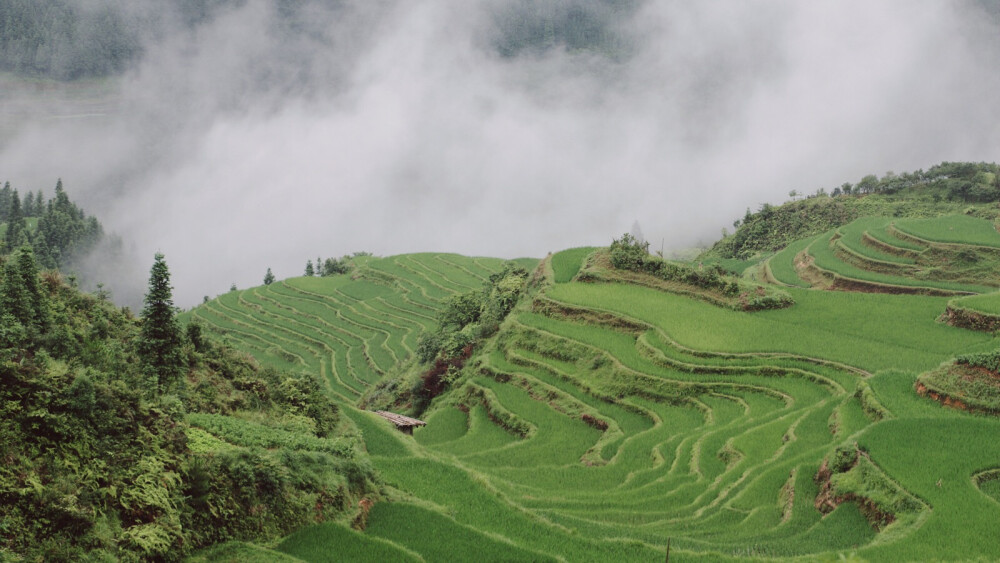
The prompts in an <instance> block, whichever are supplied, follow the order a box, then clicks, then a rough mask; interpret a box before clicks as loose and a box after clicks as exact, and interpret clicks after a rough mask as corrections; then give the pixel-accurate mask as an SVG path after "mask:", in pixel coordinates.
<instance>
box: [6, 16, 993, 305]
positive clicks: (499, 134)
mask: <svg viewBox="0 0 1000 563" xmlns="http://www.w3.org/2000/svg"><path fill="white" fill-rule="evenodd" d="M576 2H578V3H585V4H586V3H588V2H584V0H576ZM595 2H596V0H592V1H591V2H589V3H590V4H593V3H595ZM521 3H522V4H525V3H526V4H530V2H521ZM572 3H573V2H572V1H570V0H566V1H564V2H561V3H560V4H572ZM503 4H504V2H501V1H500V0H491V1H488V2H444V1H441V0H422V1H420V2H412V1H404V0H399V1H390V0H382V1H372V0H357V2H346V3H345V6H343V7H341V8H339V9H336V10H334V9H328V8H324V7H322V5H321V3H317V4H316V5H315V7H314V9H313V10H312V12H311V13H310V14H309V16H308V17H307V18H304V19H303V20H302V21H303V22H305V23H304V25H303V26H302V27H299V28H295V29H293V30H291V31H290V30H289V29H288V28H287V26H285V27H283V26H282V25H280V24H279V23H277V22H276V20H275V16H274V14H275V12H274V7H273V5H272V2H268V1H264V0H248V1H247V2H245V3H244V4H243V5H242V6H241V7H239V8H233V9H229V10H225V11H222V12H220V13H219V14H218V16H217V17H216V19H215V20H214V21H213V22H212V23H210V24H206V25H203V26H201V27H198V28H197V29H195V30H194V31H193V32H192V31H183V32H181V31H176V32H174V31H172V30H173V29H174V28H173V27H172V26H171V25H170V24H169V20H163V21H164V23H163V24H162V25H161V26H160V28H159V29H158V33H156V34H154V36H153V37H151V38H150V39H149V43H148V44H147V46H146V56H145V57H144V58H143V60H142V61H141V63H139V64H138V65H137V67H136V68H135V69H134V70H133V71H131V72H129V73H128V74H127V75H126V76H125V77H124V78H123V79H121V80H120V81H119V82H118V83H116V84H115V86H114V89H115V90H116V91H117V94H115V96H114V98H115V100H116V103H115V104H114V105H113V106H112V110H111V113H112V114H111V115H110V116H108V117H106V118H102V119H60V120H53V119H47V120H44V121H38V122H37V123H36V122H29V123H27V124H25V125H22V126H19V128H18V129H17V134H16V135H14V136H12V137H8V138H6V139H4V140H3V142H2V145H0V146H2V148H0V179H9V180H11V181H12V183H13V184H14V186H15V187H17V188H19V189H20V190H21V191H22V192H23V191H27V190H29V189H38V188H44V189H45V190H46V191H48V192H50V190H51V186H53V185H54V183H55V178H56V177H60V176H61V177H62V178H63V179H64V181H65V182H66V185H67V189H68V191H69V192H70V195H71V197H73V198H74V199H77V200H79V201H81V202H82V203H83V205H84V207H85V208H86V209H87V211H88V212H90V213H93V214H96V215H97V216H98V217H99V218H100V219H101V220H102V222H104V223H105V225H106V226H107V227H108V228H109V230H114V231H116V232H118V233H119V234H121V235H122V236H123V238H125V239H126V240H127V241H130V243H132V244H133V245H134V250H135V254H136V256H137V257H138V258H139V261H140V262H139V264H138V267H137V268H136V272H135V273H134V274H129V275H123V279H118V280H109V284H110V285H111V286H112V287H113V288H116V292H117V291H120V292H122V293H128V289H118V288H126V287H133V288H140V289H141V288H142V287H144V284H145V281H146V276H147V272H148V268H149V265H150V264H151V263H152V257H153V253H154V252H156V251H161V252H163V253H164V254H165V255H166V258H167V262H168V264H169V265H170V268H171V271H172V273H173V282H174V285H175V288H176V289H175V298H176V299H177V301H178V304H180V305H184V306H188V305H192V304H194V303H196V302H199V301H200V299H201V296H202V295H210V296H214V295H216V294H218V293H221V292H224V291H226V290H227V289H228V288H229V285H230V283H232V282H235V283H236V284H237V285H238V286H240V287H247V286H250V285H257V284H259V283H261V280H262V278H263V275H264V272H265V270H266V268H268V267H271V268H272V269H273V270H274V273H275V274H276V275H277V276H278V277H279V278H283V277H289V276H295V275H301V273H302V270H303V267H304V265H305V261H306V260H307V259H309V258H312V259H315V257H316V256H317V255H321V256H323V257H328V256H339V255H341V254H345V253H349V252H352V251H356V250H365V251H371V252H374V253H376V254H379V255H389V254H396V253H402V252H414V251H451V252H459V253H464V254H474V255H491V256H502V257H515V256H536V257H541V256H544V255H545V254H546V253H547V252H549V251H556V250H559V249H562V248H567V247H571V246H580V245H604V244H607V243H609V242H610V240H611V238H612V237H614V236H616V235H618V234H620V233H622V232H624V231H627V230H628V229H629V228H630V227H631V225H632V223H633V222H634V221H635V220H638V221H639V222H640V223H641V225H642V229H643V231H644V232H645V234H646V236H647V238H648V239H649V240H650V241H652V242H653V246H654V247H658V246H659V244H660V241H661V240H665V245H666V247H667V248H668V249H671V248H683V247H688V246H691V245H693V244H696V243H698V242H704V243H710V242H712V241H714V240H715V239H717V238H718V237H719V234H720V230H721V229H722V228H723V227H729V228H730V229H731V223H732V221H733V220H734V219H736V218H738V217H742V215H743V213H744V211H745V209H746V208H747V207H750V208H752V209H754V210H756V209H757V208H758V207H759V205H760V204H761V203H763V202H772V203H779V202H781V201H783V200H784V199H786V198H787V194H788V192H789V191H790V190H792V189H796V190H798V191H799V192H813V191H815V190H816V189H817V188H820V187H825V188H827V189H830V188H832V187H834V186H836V185H839V184H841V183H843V182H845V181H851V182H854V181H857V180H858V179H860V178H861V177H862V176H864V175H865V174H868V173H877V174H882V173H884V172H886V171H888V170H893V171H896V172H902V171H908V170H913V169H917V168H927V167H929V166H931V165H933V164H936V163H938V162H940V161H944V160H975V161H980V160H986V161H995V160H998V158H1000V155H998V153H1000V126H998V124H1000V96H997V95H996V93H997V92H998V91H1000V72H997V71H998V58H997V54H998V53H1000V48H998V43H997V39H996V38H997V36H998V33H997V28H996V27H995V22H993V21H991V20H989V19H988V18H984V17H982V16H981V15H980V14H977V13H975V12H973V11H971V10H970V9H969V8H968V6H967V5H966V4H959V3H950V2H941V1H914V0H906V1H897V2H889V1H885V2H869V1H856V2H850V1H842V0H838V1H828V2H818V1H811V2H798V1H791V0H790V1H786V2H777V1H766V2H764V1H761V2H736V1H733V2H657V1H648V2H643V3H639V7H638V8H637V10H636V11H635V13H633V14H631V15H630V16H629V17H627V18H625V19H624V20H623V21H622V23H621V26H620V31H619V33H620V35H621V37H622V38H623V39H624V40H626V42H627V44H628V45H629V46H630V48H629V50H628V55H627V56H624V57H621V58H619V59H616V60H611V59H608V58H606V57H604V56H601V55H598V54H594V53H569V52H566V51H565V50H564V49H552V50H549V51H547V52H545V53H537V52H532V53H525V54H522V55H519V56H516V57H513V58H504V57H501V56H499V55H498V54H497V52H496V50H495V49H494V48H493V46H494V44H495V38H496V36H497V33H498V30H497V27H496V19H495V17H493V14H495V13H497V10H498V9H499V8H498V7H499V6H502V5H503ZM177 29H180V28H179V26H178V28H177Z"/></svg>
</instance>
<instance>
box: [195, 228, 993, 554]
mask: <svg viewBox="0 0 1000 563" xmlns="http://www.w3.org/2000/svg"><path fill="white" fill-rule="evenodd" d="M959 221H965V219H960V220H959ZM963 224H964V223H963ZM867 225H868V226H869V227H872V225H882V226H883V227H884V226H886V225H887V223H883V222H882V220H881V219H879V220H874V219H873V220H871V221H870V222H869V223H868V224H867ZM957 225H958V223H956V224H955V225H952V226H957ZM977 225H978V224H977ZM925 227H926V225H925ZM928 228H929V227H928ZM858 229H860V225H859V226H858ZM853 230H857V229H853ZM865 230H867V229H862V230H861V232H864V231H865ZM870 230H875V229H874V227H872V228H871V229H870ZM944 230H945V231H947V232H948V233H951V231H950V230H948V229H947V227H944ZM972 230H974V229H970V231H969V232H971V231H972ZM852 232H853V231H852ZM921 233H922V234H924V235H929V233H930V231H928V229H924V230H923V231H921ZM879 234H880V235H883V233H881V232H880V233H879ZM842 236H845V235H842ZM883 236H884V237H885V238H888V236H889V234H888V233H885V234H884V235H883ZM914 236H915V235H914ZM830 237H832V235H829V236H828V237H827V239H825V242H826V243H829V238H830ZM918 238H919V237H918ZM818 240H820V239H819V238H816V237H812V238H809V239H804V240H803V241H802V242H801V243H796V245H794V247H793V248H791V251H794V252H793V254H792V255H791V258H794V256H795V255H797V254H799V253H800V252H802V251H803V250H804V249H805V248H808V247H809V245H810V244H815V243H816V241H818ZM910 240H911V239H906V240H903V239H900V241H901V242H900V243H899V244H900V248H907V246H911V247H913V248H909V250H912V251H913V252H915V253H919V252H922V251H926V250H927V248H925V247H923V246H921V244H922V243H918V242H910ZM921 240H926V239H921ZM970 242H976V240H971V241H970V240H966V239H965V238H963V236H961V235H959V236H958V237H957V238H956V240H955V241H950V242H946V243H945V242H942V244H956V243H957V244H960V245H965V246H973V245H971V244H968V243H970ZM978 242H979V243H981V242H982V241H981V240H980V241H978ZM865 248H866V249H868V250H870V251H871V252H872V253H875V252H876V250H877V249H876V248H874V247H867V246H866V247H865ZM796 249H797V250H796ZM920 249H922V250H920ZM626 250H628V249H626ZM959 250H964V248H963V249H959ZM603 252H605V253H604V254H602V251H601V250H600V249H586V250H581V249H573V250H569V251H566V252H564V253H557V254H555V255H553V256H551V257H550V258H548V259H546V260H544V261H542V262H541V263H540V264H539V265H538V266H537V268H530V270H533V272H532V273H530V275H529V276H528V277H527V278H525V279H524V282H523V283H524V289H523V291H524V292H525V297H523V298H521V299H520V301H519V304H518V305H516V306H515V307H514V308H513V309H512V310H511V312H510V314H509V315H508V316H507V317H506V319H505V320H503V321H502V322H501V323H500V324H499V327H498V330H497V331H496V333H495V334H493V335H492V336H490V335H489V334H490V333H489V332H487V333H480V336H481V337H482V338H480V339H477V340H475V342H476V343H475V345H474V346H472V347H471V348H464V347H458V346H456V347H455V349H456V350H458V349H461V354H460V356H461V357H462V361H461V363H460V364H458V363H456V364H447V363H446V364H445V368H446V369H445V370H444V372H442V373H443V374H447V375H446V379H447V385H445V386H443V387H442V388H441V389H440V390H439V391H440V392H439V393H437V394H434V395H433V396H431V397H430V400H429V402H428V403H424V402H422V401H417V400H416V399H417V398H418V397H419V396H420V392H421V389H423V386H424V385H425V384H426V379H425V378H424V377H422V375H426V374H427V373H428V372H427V371H426V370H428V369H429V368H428V366H431V367H433V365H432V363H430V364H428V363H421V360H420V357H419V356H420V350H421V345H420V344H421V336H420V335H421V334H424V335H427V334H434V333H435V332H436V331H439V330H441V329H442V327H444V326H447V323H445V322H442V321H443V320H444V319H447V318H451V317H453V316H454V314H455V313H456V312H459V311H463V310H464V311H482V310H484V309H483V303H484V302H483V301H479V302H477V304H476V305H475V306H471V305H470V306H469V307H466V308H461V307H458V308H456V306H457V304H462V303H466V302H467V299H468V298H466V297H463V296H468V295H487V294H488V293H489V292H486V289H484V288H489V287H491V285H490V283H491V282H490V277H491V275H494V274H495V273H497V272H499V271H501V268H502V263H501V262H500V261H491V260H485V259H471V258H465V257H460V256H454V255H441V254H420V255H404V256H395V257H390V258H372V257H366V258H364V259H362V260H359V261H358V262H357V264H358V266H357V267H356V269H355V270H353V271H352V273H351V274H347V275H339V276H333V277H325V278H315V277H306V278H292V279H288V280H284V281H282V282H275V283H273V284H270V285H268V286H264V287H260V288H254V289H249V290H245V291H241V292H233V293H230V294H227V295H224V296H222V297H221V298H219V299H217V300H215V301H211V302H209V303H208V304H207V305H204V306H201V307H198V308H196V309H195V310H194V311H192V312H191V313H190V314H189V316H188V318H189V319H192V320H193V319H197V320H199V321H200V322H203V323H205V324H206V326H209V327H210V328H211V329H212V330H213V331H217V332H219V333H221V334H223V335H224V336H225V337H226V338H228V339H229V340H230V341H231V342H233V343H234V344H236V345H238V346H241V347H244V348H245V349H247V350H248V351H251V352H252V353H254V354H255V355H257V356H259V357H260V358H261V361H263V362H265V363H271V364H272V365H276V366H278V365H280V366H284V367H286V368H293V369H297V370H301V371H310V372H313V373H318V374H321V375H322V376H323V378H324V379H325V380H326V381H327V382H328V385H329V390H330V391H331V392H332V393H333V394H334V396H336V397H337V398H338V400H339V401H341V405H342V412H343V413H345V414H346V415H347V416H348V417H349V418H350V419H351V420H352V421H353V423H354V424H355V425H356V426H357V427H358V428H359V430H360V431H361V433H362V434H363V437H364V443H365V448H366V449H367V451H368V454H369V455H370V456H371V460H372V463H373V464H374V466H375V468H376V470H377V472H378V474H379V475H380V476H381V478H382V479H383V480H384V482H385V483H386V484H387V485H388V487H387V488H385V489H384V490H383V491H382V493H383V494H382V495H381V496H379V497H378V498H374V497H373V500H374V501H375V502H374V505H373V507H372V508H371V510H370V511H368V512H367V520H366V521H365V523H364V525H363V526H362V525H358V526H355V528H356V529H355V530H351V529H348V528H346V527H339V526H338V525H336V524H324V525H318V526H314V527H309V528H306V529H303V530H301V531H299V532H297V533H296V534H295V535H293V536H290V537H289V538H287V539H286V540H285V541H284V542H283V543H282V544H281V545H280V547H279V549H280V550H281V551H282V552H284V553H287V554H291V555H294V556H296V557H299V558H302V559H304V560H310V561H318V560H322V559H323V555H322V554H323V549H324V546H326V547H327V549H337V550H338V552H339V553H343V554H344V560H352V559H356V560H365V559H366V558H368V557H369V556H370V554H373V553H383V552H384V551H385V550H394V551H391V552H392V553H394V554H395V556H396V557H397V558H400V559H404V560H407V559H410V558H413V559H420V558H422V559H424V560H428V561H445V560H454V559H472V558H475V559H483V560H499V559H504V560H548V559H566V560H616V561H617V560H621V561H630V560H634V561H640V560H641V561H648V560H654V559H661V558H662V557H663V556H664V552H665V549H666V545H667V542H668V540H669V541H670V544H671V554H672V555H674V556H677V557H682V558H685V559H686V560H687V559H692V560H694V559H704V560H720V559H723V560H725V559H736V558H742V557H748V556H752V557H763V558H779V559H780V558H786V557H803V556H805V557H808V558H828V559H836V558H837V556H838V554H840V555H844V554H851V553H853V554H856V555H857V556H860V557H862V558H870V559H876V560H900V559H902V560H909V559H925V558H948V557H951V556H953V555H954V553H955V552H954V546H955V545H961V546H962V548H961V550H962V551H961V556H962V557H972V558H975V557H982V558H987V559H990V558H994V557H998V556H1000V553H998V552H997V551H996V545H995V544H994V542H992V541H991V540H989V539H988V538H989V536H990V532H989V526H990V525H991V524H990V522H992V521H995V519H996V518H997V517H1000V504H997V503H996V502H995V501H994V500H993V497H991V496H990V494H991V491H993V489H994V488H995V487H993V484H992V483H993V481H991V479H994V477H993V475H994V473H990V471H991V470H992V468H995V467H997V466H998V465H1000V450H998V449H997V448H995V447H993V446H992V445H991V444H993V441H992V440H991V439H990V438H989V436H991V435H995V433H996V432H997V431H1000V421H997V420H995V419H992V418H982V417H974V416H970V415H969V414H967V413H966V412H965V411H962V410H958V409H948V408H945V407H943V406H942V405H940V404H939V403H937V402H935V401H933V400H931V399H928V398H922V397H921V396H920V395H918V393H917V392H916V391H915V382H916V380H917V376H918V375H919V374H921V373H925V372H930V371H933V370H934V369H935V368H937V366H939V365H941V364H942V362H946V361H948V360H950V359H951V358H953V357H954V356H956V355H957V354H983V353H990V352H992V351H993V350H995V349H996V348H997V347H998V345H1000V342H998V341H997V339H996V338H995V337H994V336H993V335H991V334H988V333H985V332H977V331H969V330H964V329H960V328H955V327H952V326H948V325H946V324H943V323H938V322H936V321H935V319H936V318H937V317H938V316H939V315H941V314H942V312H943V311H944V310H945V309H946V307H947V306H948V304H949V302H950V301H949V300H950V299H952V297H948V296H934V295H927V294H924V295H886V294H880V293H855V292H822V291H815V290H809V289H805V288H802V287H795V286H796V285H810V284H809V283H806V282H805V281H803V280H802V278H800V277H798V270H796V269H795V267H794V261H793V260H791V259H790V260H788V262H787V268H786V269H787V270H788V271H781V272H775V274H774V277H787V279H789V281H793V280H791V276H794V277H795V279H796V280H798V284H795V283H789V284H787V286H788V287H786V288H784V289H783V292H784V293H786V294H787V295H788V297H789V300H790V301H794V304H791V305H790V306H787V307H785V308H780V309H772V310H762V311H757V312H752V313H749V312H745V311H743V310H741V308H740V307H729V306H726V305H725V304H723V303H718V302H714V301H713V299H709V298H706V295H704V294H702V295H698V294H697V293H699V292H701V291H705V288H706V287H708V288H709V289H711V288H712V287H714V286H713V284H712V283H707V284H702V285H700V286H699V285H697V284H691V283H689V284H688V285H687V286H686V290H685V291H680V290H679V289H680V286H678V287H673V286H671V287H670V288H664V287H656V284H657V283H659V282H663V283H666V282H667V280H664V279H661V278H659V277H657V276H655V275H650V274H649V273H642V272H636V271H633V270H632V269H621V268H616V267H615V264H614V263H612V261H611V259H610V257H609V254H608V253H607V251H603ZM789 252H790V251H789ZM878 252H881V250H878ZM602 256H603V258H602ZM778 256H782V254H779V255H777V256H775V259H776V258H778ZM889 256H892V255H889ZM898 258H899V259H900V260H901V261H900V264H903V265H914V266H915V265H917V263H918V258H917V257H913V258H910V259H909V262H910V263H907V261H906V260H903V257H898ZM642 262H643V263H645V258H643V259H642ZM772 262H773V260H772ZM781 263H782V264H784V263H785V262H784V261H782V262H781ZM774 264H777V263H776V262H775V263H774ZM524 266H530V264H524ZM678 267H681V265H678ZM659 268H660V267H659V266H657V267H656V268H654V269H657V270H658V269H659ZM684 268H692V270H691V271H692V272H697V271H698V268H697V267H695V266H684ZM641 269H642V268H640V270H641ZM773 269H774V270H777V268H773ZM959 270H961V269H958V270H955V269H952V270H949V271H959ZM679 271H686V270H683V268H682V270H679ZM962 271H963V272H964V270H962ZM965 273H967V272H965ZM965 273H963V274H962V275H965ZM638 275H645V276H649V280H654V281H655V280H659V281H656V283H654V281H646V282H644V283H636V281H637V280H638V278H634V276H638ZM699 275H701V274H699ZM595 276H600V277H601V279H600V281H601V282H602V283H593V281H595V280H594V278H593V277H595ZM695 277H697V276H692V278H691V280H688V282H691V281H693V280H694V278H695ZM897 277H898V278H900V279H907V278H906V277H905V276H897ZM493 279H494V280H496V279H499V278H496V277H494V278H493ZM698 279H701V278H700V277H699V278H698ZM720 279H725V278H724V276H722V275H721V274H720ZM709 281H711V280H709ZM493 283H496V282H493ZM725 283H728V281H726V282H725ZM743 283H747V282H743ZM954 283H956V284H959V285H963V284H964V285H968V286H975V285H976V284H975V283H970V282H969V281H968V280H964V281H956V282H954ZM964 285H963V287H964ZM723 289H724V286H723ZM772 289H773V288H772ZM987 289H988V288H987V287H986V286H983V288H982V290H983V291H986V290H987ZM765 291H770V289H767V288H765ZM924 293H926V292H924ZM708 294H709V295H711V291H709V292H708ZM720 305H722V306H720ZM448 311H452V313H449V312H448ZM455 326H465V325H462V324H461V323H458V324H457V325H455ZM469 326H471V325H469ZM459 333H461V329H458V331H457V332H448V333H446V334H459ZM437 350H438V351H440V350H441V348H438V349H437ZM426 357H427V358H433V357H438V356H432V355H431V354H429V353H428V354H427V356H426ZM440 357H442V358H448V357H451V356H440ZM976 357H978V356H976ZM362 397H363V398H362ZM376 404H377V405H378V406H380V407H382V406H386V405H391V406H392V408H394V409H395V410H397V411H398V412H402V413H404V414H407V413H408V414H418V413H419V414H420V415H421V417H422V418H423V419H424V420H425V421H426V422H427V426H426V427H423V428H418V429H417V430H416V431H415V432H414V436H413V437H412V438H411V437H408V436H405V435H403V434H402V433H400V432H398V431H396V430H395V429H393V428H392V426H391V425H390V424H388V423H387V422H385V421H384V420H382V419H381V418H378V417H376V416H374V415H373V414H370V413H366V412H363V411H361V410H356V406H358V405H367V406H368V408H373V406H374V405H376ZM974 476H975V477H974ZM473 546H474V547H473Z"/></svg>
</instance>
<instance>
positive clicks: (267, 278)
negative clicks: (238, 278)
mask: <svg viewBox="0 0 1000 563" xmlns="http://www.w3.org/2000/svg"><path fill="white" fill-rule="evenodd" d="M272 283H274V274H272V273H271V268H268V269H267V273H266V274H264V285H271V284H272Z"/></svg>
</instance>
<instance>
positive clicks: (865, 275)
mask: <svg viewBox="0 0 1000 563" xmlns="http://www.w3.org/2000/svg"><path fill="white" fill-rule="evenodd" d="M904 229H909V230H911V231H913V233H919V234H920V235H923V236H927V237H934V239H933V241H932V239H925V238H921V237H920V236H918V235H917V234H907V232H905V231H904ZM994 236H995V237H996V238H997V239H998V240H1000V233H997V232H996V230H995V229H994V227H993V224H992V223H990V222H988V221H984V220H982V219H976V218H973V217H967V216H964V215H956V216H946V217H939V218H935V219H919V220H918V219H909V220H900V221H896V220H894V219H891V218H887V217H863V218H860V219H858V220H856V221H854V222H852V223H850V224H848V225H845V226H843V227H840V228H839V229H835V230H832V231H830V232H828V233H825V234H823V235H819V236H817V237H813V238H807V239H802V240H799V241H796V242H794V243H792V244H790V245H789V246H788V247H786V248H785V249H784V250H782V251H780V252H778V253H777V254H775V255H774V256H773V257H771V258H770V259H769V260H768V261H767V265H766V267H767V269H768V271H769V272H770V274H771V277H772V278H773V281H775V282H777V283H780V284H784V285H791V286H799V287H820V288H826V287H831V286H832V287H833V288H835V289H848V290H857V291H875V292H881V293H914V292H917V293H921V292H922V293H931V294H947V293H949V292H951V293H954V294H962V293H969V294H971V293H989V292H992V291H996V289H997V287H998V284H1000V280H998V279H997V277H996V276H995V275H993V272H994V271H995V269H996V268H995V267H994V266H995V265H996V262H997V257H996V256H995V251H992V250H991V243H990V241H992V240H993V237H994ZM945 242H946V243H947V244H945V245H944V246H941V244H942V243H945ZM976 249H978V250H976ZM983 253H985V254H983Z"/></svg>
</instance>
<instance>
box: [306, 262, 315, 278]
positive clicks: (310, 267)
mask: <svg viewBox="0 0 1000 563" xmlns="http://www.w3.org/2000/svg"><path fill="white" fill-rule="evenodd" d="M306 275H307V276H309V277H312V276H315V275H316V270H315V269H313V261H312V260H307V261H306Z"/></svg>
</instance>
